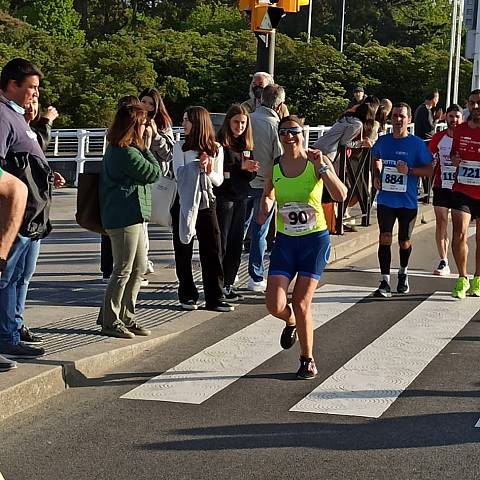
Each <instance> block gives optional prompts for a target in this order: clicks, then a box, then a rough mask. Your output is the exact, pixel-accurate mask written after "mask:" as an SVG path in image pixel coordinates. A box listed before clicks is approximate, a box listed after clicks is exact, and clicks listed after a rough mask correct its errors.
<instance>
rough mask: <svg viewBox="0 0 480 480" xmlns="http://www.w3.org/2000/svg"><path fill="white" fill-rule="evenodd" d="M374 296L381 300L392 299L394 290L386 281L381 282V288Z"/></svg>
mask: <svg viewBox="0 0 480 480" xmlns="http://www.w3.org/2000/svg"><path fill="white" fill-rule="evenodd" d="M373 296H374V297H380V298H390V297H391V296H392V290H391V289H390V285H389V284H388V282H387V281H386V280H382V281H381V282H380V286H379V287H378V288H377V289H376V290H375V292H374V294H373Z"/></svg>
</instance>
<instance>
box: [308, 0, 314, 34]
mask: <svg viewBox="0 0 480 480" xmlns="http://www.w3.org/2000/svg"><path fill="white" fill-rule="evenodd" d="M312 9H313V0H310V3H309V4H308V28H307V43H310V37H311V36H312Z"/></svg>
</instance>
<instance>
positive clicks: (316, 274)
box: [268, 230, 330, 280]
mask: <svg viewBox="0 0 480 480" xmlns="http://www.w3.org/2000/svg"><path fill="white" fill-rule="evenodd" d="M329 256H330V236H329V234H328V230H323V231H321V232H315V233H310V234H308V235H302V236H298V237H293V236H289V235H285V234H283V233H277V236H276V237H275V245H274V246H273V250H272V253H271V255H270V268H269V270H268V275H269V276H270V275H282V276H283V277H287V278H288V279H289V280H291V279H292V278H293V277H294V276H295V275H296V274H298V276H300V277H310V278H314V279H315V280H319V279H320V275H321V274H322V272H323V270H324V268H325V266H326V265H327V262H328V258H329Z"/></svg>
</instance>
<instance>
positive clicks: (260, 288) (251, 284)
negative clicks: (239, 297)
mask: <svg viewBox="0 0 480 480" xmlns="http://www.w3.org/2000/svg"><path fill="white" fill-rule="evenodd" d="M266 289H267V281H266V280H260V281H259V282H256V281H255V280H254V279H253V278H252V277H249V278H248V282H247V290H251V291H252V292H264V291H265V290H266Z"/></svg>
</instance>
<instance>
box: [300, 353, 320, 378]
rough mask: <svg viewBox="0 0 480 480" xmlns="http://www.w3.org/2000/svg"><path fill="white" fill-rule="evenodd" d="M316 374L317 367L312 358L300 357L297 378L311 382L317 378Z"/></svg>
mask: <svg viewBox="0 0 480 480" xmlns="http://www.w3.org/2000/svg"><path fill="white" fill-rule="evenodd" d="M317 373H318V371H317V366H316V365H315V360H314V359H313V358H308V357H300V368H299V369H298V372H297V378H300V379H302V380H311V379H312V378H315V377H316V376H317Z"/></svg>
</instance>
